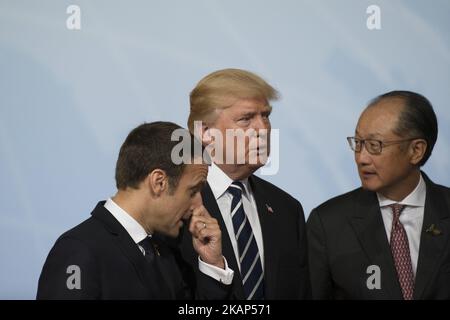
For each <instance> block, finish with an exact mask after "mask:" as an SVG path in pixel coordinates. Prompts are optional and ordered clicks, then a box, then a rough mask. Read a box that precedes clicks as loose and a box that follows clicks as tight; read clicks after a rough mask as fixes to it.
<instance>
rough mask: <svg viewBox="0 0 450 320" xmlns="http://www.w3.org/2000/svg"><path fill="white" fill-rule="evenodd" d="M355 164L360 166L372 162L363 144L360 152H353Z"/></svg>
mask: <svg viewBox="0 0 450 320" xmlns="http://www.w3.org/2000/svg"><path fill="white" fill-rule="evenodd" d="M355 161H356V164H358V165H360V166H362V165H367V164H370V163H371V161H372V157H371V154H370V153H369V152H368V151H367V149H366V146H365V145H364V144H363V145H362V147H361V151H360V152H355Z"/></svg>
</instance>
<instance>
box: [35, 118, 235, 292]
mask: <svg viewBox="0 0 450 320" xmlns="http://www.w3.org/2000/svg"><path fill="white" fill-rule="evenodd" d="M175 130H184V129H182V128H180V127H179V126H178V125H176V124H173V123H169V122H154V123H149V124H143V125H141V126H139V127H137V128H135V129H134V130H133V131H131V133H130V134H129V135H128V137H127V138H126V140H125V142H124V143H123V145H122V147H121V149H120V153H119V158H118V160H117V166H116V184H117V188H118V191H117V193H116V195H115V196H114V197H112V198H110V199H108V200H107V201H101V202H99V203H98V204H97V206H96V208H95V209H94V211H93V212H92V217H90V218H89V219H87V220H86V221H84V222H83V223H81V224H80V225H78V226H76V227H75V228H73V229H71V230H69V231H68V232H66V233H64V234H63V235H62V236H61V237H60V238H59V239H58V240H57V241H56V243H55V245H54V246H53V248H52V250H51V251H50V253H49V255H48V258H47V260H46V262H45V264H44V267H43V270H42V273H41V276H40V279H39V286H38V293H37V298H38V299H191V298H194V297H195V298H209V299H224V298H226V297H227V296H228V295H229V291H230V289H231V286H230V284H231V282H232V279H233V271H232V270H231V269H229V268H228V265H227V262H226V260H225V258H224V257H223V256H222V247H221V231H220V228H219V224H218V223H217V220H216V219H213V218H211V216H210V215H209V213H208V211H206V209H205V208H204V207H203V205H202V201H201V197H200V190H201V188H202V186H203V185H204V183H205V181H206V174H207V166H206V165H205V164H190V163H192V162H193V161H191V162H190V163H189V164H183V163H182V164H180V165H175V164H174V159H172V150H173V148H174V147H175V145H176V144H177V143H178V142H176V141H172V139H171V137H172V133H173V132H174V131H175ZM184 132H186V133H188V132H187V131H184ZM184 136H186V135H184ZM187 136H188V137H189V138H190V141H188V142H189V143H188V144H189V145H192V143H195V141H194V140H193V139H192V136H191V135H189V134H187ZM189 150H190V149H189ZM190 158H191V159H192V160H194V155H192V156H191V157H190ZM195 163H196V162H195ZM189 218H190V219H191V220H190V222H189V231H190V233H191V236H192V238H191V241H192V245H193V247H194V248H195V251H196V252H197V254H198V256H197V257H198V268H199V270H201V272H200V273H198V274H197V275H195V273H194V272H193V270H192V268H190V267H189V266H188V264H187V263H185V262H184V261H183V259H182V258H181V254H180V252H179V250H178V247H177V243H176V241H175V239H174V238H175V237H177V236H178V233H179V230H180V228H181V226H182V225H183V223H184V222H187V221H188V219H189Z"/></svg>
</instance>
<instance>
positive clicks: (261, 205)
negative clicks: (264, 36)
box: [249, 175, 279, 299]
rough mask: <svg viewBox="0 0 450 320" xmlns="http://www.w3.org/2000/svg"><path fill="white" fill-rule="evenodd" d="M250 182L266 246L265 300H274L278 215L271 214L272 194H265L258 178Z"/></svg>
mask: <svg viewBox="0 0 450 320" xmlns="http://www.w3.org/2000/svg"><path fill="white" fill-rule="evenodd" d="M249 182H250V185H251V187H252V191H253V196H254V198H255V202H256V208H257V210H258V217H259V223H260V225H261V233H262V238H263V245H264V286H265V288H264V290H265V298H266V299H274V298H275V297H274V296H273V295H274V294H275V291H276V284H277V275H278V272H277V268H278V264H277V263H276V262H277V261H279V259H278V253H279V250H277V245H279V243H277V241H276V239H277V238H278V237H277V234H276V230H277V229H276V228H274V224H275V223H276V221H275V220H274V219H275V218H276V215H275V214H271V213H269V207H270V208H271V206H272V205H273V204H271V197H270V194H268V193H266V192H264V190H263V189H262V188H261V184H258V183H257V178H256V177H255V176H253V175H252V176H250V178H249ZM270 210H272V209H270Z"/></svg>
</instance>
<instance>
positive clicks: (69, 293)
mask: <svg viewBox="0 0 450 320" xmlns="http://www.w3.org/2000/svg"><path fill="white" fill-rule="evenodd" d="M104 204H105V202H104V201H102V202H99V203H98V205H97V207H96V208H95V209H94V211H93V212H92V217H90V218H89V219H87V220H86V221H84V222H83V223H81V224H80V225H78V226H77V227H75V228H73V229H72V230H69V231H68V232H66V233H64V234H63V235H62V236H61V237H60V238H59V239H58V240H57V241H56V243H55V245H54V247H53V248H52V250H51V251H50V253H49V255H48V257H47V260H46V262H45V264H44V267H43V269H42V273H41V276H40V279H39V285H38V292H37V299H190V298H194V296H195V297H197V298H211V299H224V298H226V297H227V295H228V294H229V291H230V289H231V286H225V285H223V284H220V283H219V282H218V281H216V280H214V279H212V278H210V277H209V276H207V275H204V274H202V273H199V274H198V277H197V278H196V276H195V274H194V273H193V272H192V269H191V268H190V266H189V265H187V264H186V262H184V261H183V260H182V258H181V254H180V252H179V249H178V247H177V246H176V245H175V246H173V245H171V244H170V243H169V242H168V241H167V240H169V239H164V238H163V237H161V236H159V237H158V236H157V237H156V238H157V239H156V240H157V242H158V246H159V252H160V256H156V257H155V261H156V262H155V263H157V265H155V264H153V263H150V262H149V261H147V260H146V259H145V257H144V256H143V254H142V252H141V251H140V250H139V248H138V246H137V245H136V243H135V242H134V241H133V239H132V238H131V236H130V235H129V234H128V233H127V231H126V230H125V229H124V228H123V227H122V225H121V224H120V223H119V222H118V221H117V220H116V219H115V218H114V217H113V215H112V214H111V213H110V212H109V211H108V210H106V209H105V207H104ZM71 265H76V266H78V267H79V270H80V275H81V289H76V288H75V289H68V286H67V282H68V281H69V282H71V281H72V280H73V278H72V280H71V279H69V277H70V276H71V275H74V273H72V272H73V271H72V272H69V273H68V272H67V268H68V267H69V266H71ZM190 272H191V273H190ZM68 279H69V280H68Z"/></svg>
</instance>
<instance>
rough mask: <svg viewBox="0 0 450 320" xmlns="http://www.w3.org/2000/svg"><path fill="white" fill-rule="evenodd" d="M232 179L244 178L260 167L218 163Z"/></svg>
mask: <svg viewBox="0 0 450 320" xmlns="http://www.w3.org/2000/svg"><path fill="white" fill-rule="evenodd" d="M216 165H217V166H218V167H219V168H220V170H222V171H223V172H224V173H225V174H226V175H227V176H228V177H230V179H231V180H233V181H237V180H243V179H246V178H248V177H250V176H251V175H252V173H253V172H255V171H256V170H257V169H258V167H255V168H252V167H250V166H248V165H245V164H242V165H234V164H216Z"/></svg>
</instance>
